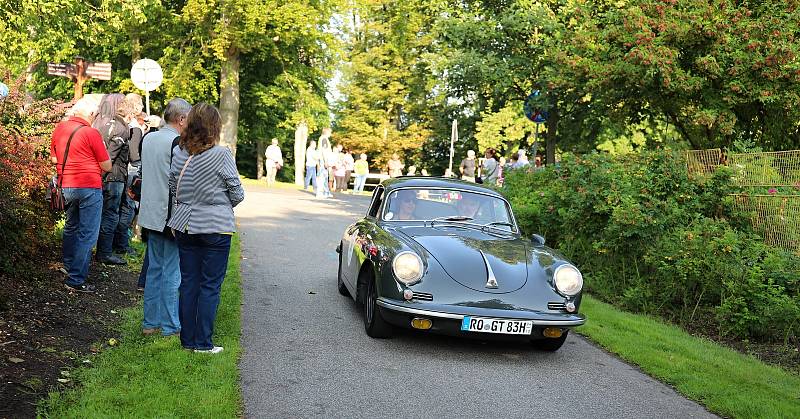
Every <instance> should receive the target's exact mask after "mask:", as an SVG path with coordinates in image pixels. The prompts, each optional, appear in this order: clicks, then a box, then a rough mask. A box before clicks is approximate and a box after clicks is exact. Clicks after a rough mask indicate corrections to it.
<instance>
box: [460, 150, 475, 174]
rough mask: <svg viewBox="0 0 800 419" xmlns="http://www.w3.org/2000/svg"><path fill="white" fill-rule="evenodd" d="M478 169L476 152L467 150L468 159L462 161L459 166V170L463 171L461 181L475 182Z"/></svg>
mask: <svg viewBox="0 0 800 419" xmlns="http://www.w3.org/2000/svg"><path fill="white" fill-rule="evenodd" d="M476 167H477V162H476V161H475V152H474V151H472V150H467V157H466V158H465V159H464V160H461V164H460V165H459V166H458V170H459V171H461V180H466V181H467V182H475V168H476Z"/></svg>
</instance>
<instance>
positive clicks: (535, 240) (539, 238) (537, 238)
mask: <svg viewBox="0 0 800 419" xmlns="http://www.w3.org/2000/svg"><path fill="white" fill-rule="evenodd" d="M531 242H532V243H534V244H537V245H539V246H544V237H542V236H540V235H538V234H534V235H532V236H531Z"/></svg>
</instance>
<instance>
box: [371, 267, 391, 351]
mask: <svg viewBox="0 0 800 419" xmlns="http://www.w3.org/2000/svg"><path fill="white" fill-rule="evenodd" d="M366 285H367V293H366V298H365V299H364V330H365V331H366V332H367V336H369V337H371V338H377V339H386V338H390V337H392V325H391V324H389V323H387V322H386V320H384V319H383V316H381V312H380V310H378V291H377V290H376V289H375V280H374V278H372V275H370V276H369V277H368V278H367V284H366Z"/></svg>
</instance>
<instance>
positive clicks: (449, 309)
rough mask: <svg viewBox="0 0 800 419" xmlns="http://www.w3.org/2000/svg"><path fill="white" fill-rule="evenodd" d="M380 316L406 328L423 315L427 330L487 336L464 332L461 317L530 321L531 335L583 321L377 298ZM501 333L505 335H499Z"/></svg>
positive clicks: (583, 320) (555, 315)
mask: <svg viewBox="0 0 800 419" xmlns="http://www.w3.org/2000/svg"><path fill="white" fill-rule="evenodd" d="M377 304H378V306H380V312H381V316H382V317H383V318H384V319H385V320H386V321H387V322H389V323H391V324H393V325H395V326H400V327H406V328H408V327H410V324H411V319H413V318H416V317H422V318H427V319H430V320H432V321H433V327H432V328H431V331H434V332H439V333H445V334H450V335H458V336H473V337H476V335H479V336H480V337H482V338H488V337H490V336H487V335H488V334H486V333H475V332H464V331H462V330H461V322H462V321H463V319H464V316H476V317H490V318H499V319H510V320H529V321H532V322H533V326H534V334H533V336H531V337H533V338H538V337H541V331H542V330H543V329H544V328H546V327H557V328H561V329H569V328H573V327H576V326H580V325H582V324H584V323H586V317H585V316H584V315H582V314H577V313H576V314H571V313H547V312H537V311H522V310H503V309H491V308H480V307H468V306H454V305H437V304H422V303H406V302H402V301H395V300H389V299H386V298H383V297H381V298H378V301H377ZM499 336H505V335H499Z"/></svg>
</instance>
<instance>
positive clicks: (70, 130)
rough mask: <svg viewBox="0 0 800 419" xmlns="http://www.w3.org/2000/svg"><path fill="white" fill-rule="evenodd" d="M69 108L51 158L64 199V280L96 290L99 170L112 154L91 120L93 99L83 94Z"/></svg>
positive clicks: (100, 193)
mask: <svg viewBox="0 0 800 419" xmlns="http://www.w3.org/2000/svg"><path fill="white" fill-rule="evenodd" d="M70 112H71V115H72V116H70V117H69V118H68V119H67V120H64V121H62V122H59V123H58V125H56V127H55V130H53V135H52V137H51V140H50V160H51V161H52V162H53V164H55V165H56V172H57V173H58V176H59V182H60V183H61V186H62V188H63V191H64V200H65V201H66V222H65V224H64V231H63V233H62V235H63V257H64V268H65V269H66V271H67V278H66V279H65V281H64V285H65V286H66V287H67V289H69V290H71V291H79V292H94V290H95V288H94V286H93V285H89V284H86V279H87V277H88V276H89V264H90V263H91V256H92V247H94V245H95V243H96V242H97V234H98V233H99V231H100V217H101V214H102V212H103V190H102V187H103V184H102V179H101V176H100V174H101V173H102V172H109V171H111V159H110V158H109V156H108V151H107V150H106V147H105V144H103V137H102V136H101V135H100V132H98V131H97V130H96V129H94V128H92V126H91V122H92V120H93V119H94V106H93V104H92V103H91V102H90V101H89V100H88V99H87V100H79V101H78V102H77V103H76V104H75V106H73V107H72V109H71V111H70ZM68 143H69V148H67V144H68Z"/></svg>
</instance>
